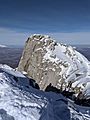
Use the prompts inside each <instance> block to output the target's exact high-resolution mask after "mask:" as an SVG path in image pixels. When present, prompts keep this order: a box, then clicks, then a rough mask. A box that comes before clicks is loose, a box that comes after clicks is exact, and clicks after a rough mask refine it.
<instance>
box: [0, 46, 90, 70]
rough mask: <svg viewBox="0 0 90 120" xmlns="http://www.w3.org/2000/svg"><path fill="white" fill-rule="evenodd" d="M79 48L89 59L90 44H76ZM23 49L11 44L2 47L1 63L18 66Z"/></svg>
mask: <svg viewBox="0 0 90 120" xmlns="http://www.w3.org/2000/svg"><path fill="white" fill-rule="evenodd" d="M76 47H77V50H78V51H79V52H81V53H82V54H83V55H85V56H86V57H87V58H88V60H90V46H89V45H88V46H86V45H85V46H84V45H83V46H82V45H78V46H76ZM22 51H23V47H19V46H18V47H17V46H10V47H6V48H1V47H0V64H7V65H9V66H11V67H13V68H15V67H17V65H18V62H19V60H20V57H21V54H22Z"/></svg>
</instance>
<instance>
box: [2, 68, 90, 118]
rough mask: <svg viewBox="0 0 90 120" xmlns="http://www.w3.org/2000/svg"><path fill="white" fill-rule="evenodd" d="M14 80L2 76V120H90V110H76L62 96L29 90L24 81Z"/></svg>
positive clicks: (76, 107)
mask: <svg viewBox="0 0 90 120" xmlns="http://www.w3.org/2000/svg"><path fill="white" fill-rule="evenodd" d="M7 68H8V69H9V68H10V67H6V69H7ZM4 70H5V66H4ZM9 70H10V71H12V70H13V69H12V68H10V69H9ZM13 72H14V71H13ZM17 72H18V71H17ZM21 74H22V73H21ZM11 76H13V74H12V73H11V72H9V73H8V72H7V71H5V72H0V120H76V119H77V120H90V108H85V107H80V106H77V105H75V104H74V103H73V102H72V101H68V100H66V98H64V97H63V96H62V95H61V94H56V93H52V92H49V93H46V92H43V91H40V90H36V89H34V88H32V87H31V86H30V87H29V88H27V87H25V84H23V82H24V79H23V78H21V81H22V79H23V81H22V84H19V83H16V82H15V80H14V79H13V78H12V77H11ZM15 76H16V73H15ZM17 77H18V74H17ZM25 80H26V79H25Z"/></svg>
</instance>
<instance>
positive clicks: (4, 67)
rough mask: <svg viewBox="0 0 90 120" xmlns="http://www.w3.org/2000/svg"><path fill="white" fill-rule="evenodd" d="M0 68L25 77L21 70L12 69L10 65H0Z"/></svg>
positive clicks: (16, 75)
mask: <svg viewBox="0 0 90 120" xmlns="http://www.w3.org/2000/svg"><path fill="white" fill-rule="evenodd" d="M0 69H1V70H2V71H4V72H6V73H8V74H11V75H13V76H15V77H21V78H25V76H24V75H23V74H22V73H21V72H19V71H17V70H15V69H12V68H11V67H9V66H7V65H1V66H0Z"/></svg>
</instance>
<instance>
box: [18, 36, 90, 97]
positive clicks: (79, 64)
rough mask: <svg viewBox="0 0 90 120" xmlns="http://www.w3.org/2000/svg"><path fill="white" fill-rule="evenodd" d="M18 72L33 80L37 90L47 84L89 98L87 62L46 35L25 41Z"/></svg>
mask: <svg viewBox="0 0 90 120" xmlns="http://www.w3.org/2000/svg"><path fill="white" fill-rule="evenodd" d="M18 70H19V71H21V72H26V73H27V75H28V77H31V78H33V79H34V80H36V82H37V83H38V84H39V86H40V89H41V90H45V89H46V87H47V86H48V85H49V84H50V83H51V84H52V86H53V87H56V88H58V89H60V90H61V91H63V90H69V91H74V92H75V93H76V95H77V93H80V92H82V93H84V94H83V97H85V98H86V97H87V98H89V96H90V92H89V90H90V89H89V88H90V62H89V61H88V60H87V58H85V57H84V56H83V55H82V54H80V53H79V52H78V51H76V50H75V48H74V47H71V46H67V45H64V44H61V43H57V42H56V41H55V40H53V39H52V38H51V37H49V36H47V35H37V34H34V35H32V36H30V37H29V38H28V40H27V41H26V44H25V47H24V50H23V53H22V57H21V60H20V62H19V65H18Z"/></svg>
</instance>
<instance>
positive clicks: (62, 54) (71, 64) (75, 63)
mask: <svg viewBox="0 0 90 120" xmlns="http://www.w3.org/2000/svg"><path fill="white" fill-rule="evenodd" d="M46 51H47V52H46V54H45V55H44V57H43V61H46V60H48V61H50V62H52V63H53V64H54V63H56V64H57V65H58V63H60V68H61V70H62V71H61V72H60V73H59V75H61V76H63V78H65V82H66V84H68V82H69V81H72V88H75V87H78V88H79V87H80V90H81V91H82V92H83V91H90V90H88V89H90V84H89V83H90V61H88V60H87V58H85V57H84V56H83V55H82V54H81V53H79V52H78V51H76V50H75V48H73V47H71V46H67V45H63V44H59V43H57V44H56V45H54V42H51V44H50V45H49V46H47V47H46ZM63 64H64V65H65V64H67V66H66V67H64V66H63ZM63 78H62V79H63ZM85 82H87V84H86V85H85V86H84V85H83V84H85ZM87 86H88V87H87ZM88 96H90V94H89V92H88V94H87V97H88Z"/></svg>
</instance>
